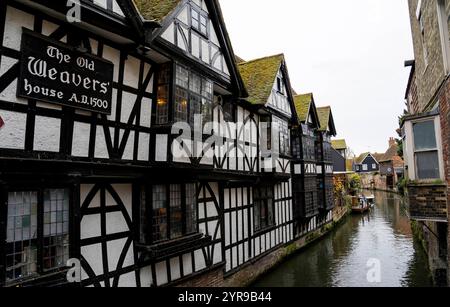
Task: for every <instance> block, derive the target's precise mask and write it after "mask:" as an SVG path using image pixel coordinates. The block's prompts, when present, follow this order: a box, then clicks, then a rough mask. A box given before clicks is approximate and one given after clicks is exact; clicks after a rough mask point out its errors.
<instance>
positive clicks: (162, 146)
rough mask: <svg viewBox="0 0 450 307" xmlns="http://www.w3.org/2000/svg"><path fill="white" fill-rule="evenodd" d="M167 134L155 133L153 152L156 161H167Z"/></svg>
mask: <svg viewBox="0 0 450 307" xmlns="http://www.w3.org/2000/svg"><path fill="white" fill-rule="evenodd" d="M168 142H169V140H168V136H167V135H165V134H158V135H156V149H155V150H156V152H155V161H156V162H166V161H167V148H168V147H167V145H168Z"/></svg>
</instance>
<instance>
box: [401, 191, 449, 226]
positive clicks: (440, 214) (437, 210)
mask: <svg viewBox="0 0 450 307" xmlns="http://www.w3.org/2000/svg"><path fill="white" fill-rule="evenodd" d="M408 200H409V212H410V214H411V219H413V220H433V221H436V220H443V221H446V220H447V185H445V184H440V185H437V184H436V185H435V184H411V185H408Z"/></svg>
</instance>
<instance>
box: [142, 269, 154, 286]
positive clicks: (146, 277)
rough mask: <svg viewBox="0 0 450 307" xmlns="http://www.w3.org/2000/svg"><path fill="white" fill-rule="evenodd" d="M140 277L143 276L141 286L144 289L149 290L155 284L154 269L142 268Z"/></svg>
mask: <svg viewBox="0 0 450 307" xmlns="http://www.w3.org/2000/svg"><path fill="white" fill-rule="evenodd" d="M140 276H141V286H142V287H143V288H149V287H150V286H151V285H152V282H153V277H152V267H151V266H147V267H145V268H142V269H141V271H140Z"/></svg>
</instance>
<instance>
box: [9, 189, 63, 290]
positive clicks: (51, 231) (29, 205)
mask: <svg viewBox="0 0 450 307" xmlns="http://www.w3.org/2000/svg"><path fill="white" fill-rule="evenodd" d="M69 202H70V195H69V190H67V189H45V190H39V191H17V192H10V193H9V194H8V208H7V210H8V212H7V225H6V228H7V237H6V245H5V250H6V281H7V282H14V281H16V280H21V279H26V278H29V277H34V276H39V275H41V274H44V273H45V272H48V271H50V270H55V269H59V268H63V267H65V266H66V263H67V260H68V259H69ZM39 229H41V231H39ZM40 242H41V243H40Z"/></svg>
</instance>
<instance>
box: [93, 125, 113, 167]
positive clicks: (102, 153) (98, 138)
mask: <svg viewBox="0 0 450 307" xmlns="http://www.w3.org/2000/svg"><path fill="white" fill-rule="evenodd" d="M110 131H111V137H113V135H114V130H113V129H112V128H110ZM95 157H96V158H98V159H108V158H109V153H108V147H107V146H106V138H105V132H104V130H103V126H97V131H96V135H95Z"/></svg>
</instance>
